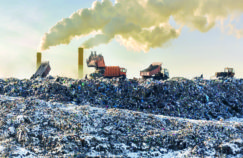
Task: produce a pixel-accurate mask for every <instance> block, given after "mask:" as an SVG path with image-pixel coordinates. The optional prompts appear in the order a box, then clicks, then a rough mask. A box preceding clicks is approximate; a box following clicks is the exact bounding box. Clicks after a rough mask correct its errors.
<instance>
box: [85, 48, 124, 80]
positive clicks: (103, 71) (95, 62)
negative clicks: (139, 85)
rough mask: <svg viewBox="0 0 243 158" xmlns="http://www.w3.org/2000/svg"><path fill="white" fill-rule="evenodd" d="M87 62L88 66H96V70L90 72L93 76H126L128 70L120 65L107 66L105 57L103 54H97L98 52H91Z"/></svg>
mask: <svg viewBox="0 0 243 158" xmlns="http://www.w3.org/2000/svg"><path fill="white" fill-rule="evenodd" d="M86 63H87V66H88V67H94V68H95V72H94V73H91V74H90V77H91V78H100V77H104V78H113V77H115V78H122V79H125V78H126V72H127V70H126V69H125V68H122V67H119V66H106V65H105V60H104V57H103V56H102V55H101V54H99V55H97V54H96V52H95V53H94V54H93V52H91V55H90V56H89V58H88V59H87V60H86Z"/></svg>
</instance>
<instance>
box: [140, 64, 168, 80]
mask: <svg viewBox="0 0 243 158" xmlns="http://www.w3.org/2000/svg"><path fill="white" fill-rule="evenodd" d="M140 76H142V78H143V79H148V78H153V79H156V80H167V79H168V78H169V71H168V69H165V68H163V69H162V63H160V62H155V63H152V64H151V65H150V66H149V67H148V68H147V69H144V70H142V71H140Z"/></svg>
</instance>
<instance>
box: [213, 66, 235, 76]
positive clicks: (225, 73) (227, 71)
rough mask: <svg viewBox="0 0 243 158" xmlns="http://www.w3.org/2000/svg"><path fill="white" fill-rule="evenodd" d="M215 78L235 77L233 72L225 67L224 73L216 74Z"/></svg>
mask: <svg viewBox="0 0 243 158" xmlns="http://www.w3.org/2000/svg"><path fill="white" fill-rule="evenodd" d="M215 76H216V77H217V78H233V77H234V76H235V71H234V69H233V68H229V67H226V68H224V72H216V73H215Z"/></svg>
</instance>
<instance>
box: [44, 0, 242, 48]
mask: <svg viewBox="0 0 243 158" xmlns="http://www.w3.org/2000/svg"><path fill="white" fill-rule="evenodd" d="M242 12H243V1H242V0H233V1H232V0H116V2H115V4H113V3H112V2H111V1H110V0H102V2H100V1H95V2H94V3H93V5H92V7H91V8H88V9H87V8H86V9H80V10H78V11H77V12H75V13H73V14H72V15H71V16H70V17H69V18H65V19H62V20H61V21H59V22H58V23H57V24H56V25H55V26H53V27H52V28H51V29H50V30H49V31H48V33H46V34H45V35H44V36H43V38H42V41H41V44H40V49H41V50H42V51H43V50H46V49H49V48H50V47H51V46H56V45H60V44H69V43H70V41H71V40H72V39H73V38H75V37H76V36H78V37H79V36H86V35H89V34H91V33H92V32H99V34H96V35H95V36H94V37H92V38H90V39H88V40H87V41H85V42H84V43H83V44H82V46H83V47H84V48H92V47H94V46H98V45H100V44H106V43H109V42H110V41H111V40H112V39H114V38H115V39H117V40H118V41H119V42H121V44H123V45H124V46H126V47H127V48H130V49H133V50H137V51H141V50H143V51H145V52H146V51H148V50H149V49H150V48H156V47H162V46H164V44H166V43H167V42H168V41H170V40H172V39H175V38H178V37H179V35H180V31H181V29H176V28H173V27H172V26H171V25H170V23H169V19H170V18H171V17H173V19H174V20H175V22H176V23H177V24H178V25H180V26H181V27H180V28H182V27H183V26H187V27H189V28H191V29H192V30H198V31H200V32H207V31H209V30H210V29H211V28H213V27H214V26H215V24H216V23H217V21H224V20H226V19H227V18H228V17H229V16H231V15H232V14H235V13H237V14H238V15H241V14H242ZM228 26H229V29H230V30H229V33H230V34H233V35H235V36H236V37H238V38H241V37H242V35H243V33H242V32H243V30H239V29H238V30H237V29H236V28H235V27H234V26H233V25H231V24H229V25H228Z"/></svg>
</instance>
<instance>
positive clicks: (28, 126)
mask: <svg viewBox="0 0 243 158" xmlns="http://www.w3.org/2000/svg"><path fill="white" fill-rule="evenodd" d="M63 81H64V80H63ZM63 81H60V82H63ZM5 82H7V81H5ZM31 82H37V81H26V82H25V83H24V82H23V81H22V82H20V81H16V82H15V83H14V84H7V85H5V86H4V89H2V90H4V91H5V93H7V92H6V89H7V86H8V87H9V88H10V89H11V88H13V87H15V88H16V87H17V86H22V92H23V91H27V94H28V93H30V94H32V93H35V92H37V94H35V95H34V94H33V96H38V97H40V96H41V94H44V96H43V98H46V94H45V93H42V92H44V91H45V90H47V91H52V89H51V88H50V87H49V88H47V87H48V86H49V85H54V83H48V82H47V81H42V84H32V85H35V86H36V87H38V88H37V89H39V90H35V88H34V86H33V88H32V89H29V91H28V90H27V89H25V87H27V86H28V85H29V84H30V83H31ZM45 82H47V83H45ZM93 82H94V81H93ZM127 82H128V81H127ZM44 83H45V84H44ZM82 83H84V84H87V85H86V86H87V87H88V85H89V82H88V81H82ZM101 83H102V82H101ZM101 83H100V85H102V84H101ZM56 84H57V85H58V86H59V88H60V91H61V90H62V88H63V87H66V89H69V91H72V88H73V87H72V86H70V87H69V86H67V85H65V84H67V83H64V84H61V83H56ZM127 84H128V83H127ZM163 84H166V85H167V84H168V83H163ZM171 84H174V83H173V82H172V83H171ZM30 85H31V84H30ZM32 85H31V86H32ZM72 85H75V84H72ZM109 85H111V84H109ZM40 86H43V87H40ZM81 86H82V84H81ZM74 87H75V86H74ZM84 87H85V85H84V86H83V87H82V88H81V90H82V89H84ZM129 87H130V86H128V88H129ZM169 87H170V85H169V84H168V86H167V88H168V89H169ZM107 88H108V87H107ZM109 88H110V89H112V88H111V87H109ZM64 89H65V88H64ZM188 89H189V88H188ZM31 90H33V92H31ZM81 90H80V91H81ZM20 91H21V90H19V91H17V89H15V90H11V91H9V93H10V94H11V95H20ZM69 91H66V92H65V91H63V94H64V93H65V94H66V95H65V96H64V95H63V94H62V93H60V94H61V96H63V98H62V99H66V98H65V97H67V95H70V94H69ZM52 92H54V90H53V91H52ZM94 92H95V91H94ZM94 92H92V93H94ZM106 92H108V91H106ZM111 92H112V91H111ZM76 93H77V92H76ZM86 93H87V92H86ZM90 93H91V92H90ZM99 93H101V92H99ZM47 94H48V95H50V96H49V97H52V99H53V100H56V99H57V98H55V97H57V96H56V95H57V94H58V93H53V95H51V93H47ZM84 94H85V92H83V93H81V95H84ZM28 95H29V94H28ZM72 95H74V94H72ZM90 95H91V94H90ZM96 95H98V94H96ZM114 95H115V94H114ZM74 98H75V97H74ZM209 98H210V99H211V96H209ZM200 103H201V102H200ZM205 104H206V103H205ZM0 109H1V110H0V157H40V156H45V157H52V156H64V157H65V156H66V157H69V156H73V157H85V156H90V157H95V156H110V157H112V156H118V157H119V156H120V157H132V158H133V157H158V158H159V157H203V156H210V157H224V156H227V157H241V156H243V155H242V153H243V122H232V120H228V121H223V120H221V121H216V120H213V121H207V120H192V119H184V118H178V117H170V116H163V115H154V114H148V113H143V112H137V111H133V110H127V109H119V108H99V107H92V106H90V105H76V104H71V103H66V104H64V103H60V102H52V101H49V102H47V101H43V100H39V99H36V98H35V97H28V98H23V97H7V96H2V95H0Z"/></svg>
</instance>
